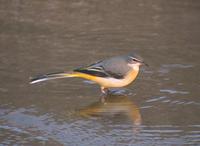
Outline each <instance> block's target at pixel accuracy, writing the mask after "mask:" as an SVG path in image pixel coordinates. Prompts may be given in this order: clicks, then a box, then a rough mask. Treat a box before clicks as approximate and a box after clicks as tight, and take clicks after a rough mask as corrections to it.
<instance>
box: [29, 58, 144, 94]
mask: <svg viewBox="0 0 200 146" xmlns="http://www.w3.org/2000/svg"><path fill="white" fill-rule="evenodd" d="M141 65H147V64H146V63H144V61H143V59H142V58H141V57H139V56H138V55H135V54H129V55H123V56H116V57H111V58H108V59H105V60H101V61H98V62H96V63H93V64H91V65H89V66H86V67H80V68H77V69H74V70H73V71H72V72H58V73H49V74H45V75H39V76H36V77H34V78H32V79H31V81H30V83H31V84H34V83H38V82H41V81H47V80H52V79H58V78H68V77H78V78H84V79H87V80H91V81H94V82H96V83H97V84H99V85H100V87H101V91H102V93H103V94H107V93H108V88H116V87H124V86H127V85H129V84H130V83H131V82H133V81H134V80H135V78H136V77H137V75H138V73H139V67H140V66H141ZM147 66H148V65H147Z"/></svg>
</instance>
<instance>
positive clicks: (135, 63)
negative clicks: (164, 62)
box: [127, 54, 148, 69]
mask: <svg viewBox="0 0 200 146" xmlns="http://www.w3.org/2000/svg"><path fill="white" fill-rule="evenodd" d="M127 62H128V65H129V66H130V67H132V68H135V69H139V66H141V65H146V66H148V64H146V63H145V62H144V60H143V59H142V57H140V56H139V55H136V54H129V55H127Z"/></svg>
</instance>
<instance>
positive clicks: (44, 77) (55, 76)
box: [30, 72, 77, 84]
mask: <svg viewBox="0 0 200 146" xmlns="http://www.w3.org/2000/svg"><path fill="white" fill-rule="evenodd" d="M69 77H77V74H75V73H73V72H71V73H67V72H58V73H49V74H44V75H38V76H35V77H33V78H31V79H30V84H35V83H38V82H42V81H47V80H53V79H59V78H69Z"/></svg>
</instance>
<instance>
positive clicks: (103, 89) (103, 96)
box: [100, 87, 109, 103]
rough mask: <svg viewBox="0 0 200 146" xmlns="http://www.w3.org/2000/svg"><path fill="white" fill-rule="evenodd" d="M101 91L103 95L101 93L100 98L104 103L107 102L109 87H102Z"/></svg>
mask: <svg viewBox="0 0 200 146" xmlns="http://www.w3.org/2000/svg"><path fill="white" fill-rule="evenodd" d="M101 92H102V95H101V98H100V100H101V102H102V103H104V102H105V98H106V96H107V95H108V92H109V90H108V88H105V87H101Z"/></svg>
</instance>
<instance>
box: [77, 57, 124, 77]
mask: <svg viewBox="0 0 200 146" xmlns="http://www.w3.org/2000/svg"><path fill="white" fill-rule="evenodd" d="M74 71H75V72H81V73H85V74H89V75H93V76H97V77H105V78H106V77H113V78H117V79H120V78H123V76H122V75H120V74H118V73H115V72H112V70H106V69H105V68H104V61H98V62H96V63H94V64H91V65H89V66H86V67H81V68H77V69H75V70H74Z"/></svg>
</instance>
